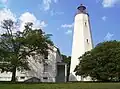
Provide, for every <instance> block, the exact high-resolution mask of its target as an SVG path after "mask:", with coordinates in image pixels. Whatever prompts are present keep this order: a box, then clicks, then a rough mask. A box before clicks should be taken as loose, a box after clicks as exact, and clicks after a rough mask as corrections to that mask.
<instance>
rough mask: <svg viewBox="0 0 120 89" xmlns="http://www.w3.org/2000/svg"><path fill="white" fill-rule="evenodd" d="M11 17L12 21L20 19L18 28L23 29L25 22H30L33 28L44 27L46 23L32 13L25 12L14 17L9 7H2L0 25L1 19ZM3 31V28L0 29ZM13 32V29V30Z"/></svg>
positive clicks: (0, 31)
mask: <svg viewBox="0 0 120 89" xmlns="http://www.w3.org/2000/svg"><path fill="white" fill-rule="evenodd" d="M8 19H11V20H13V21H14V22H16V21H20V23H19V25H20V26H18V29H19V30H20V31H23V29H24V25H25V23H27V22H32V23H33V24H34V25H33V28H44V27H46V26H47V24H46V23H45V22H44V21H40V20H38V19H37V18H36V17H35V16H34V15H33V14H32V13H29V12H25V13H23V14H22V15H21V16H20V17H19V18H16V15H15V14H13V13H12V12H11V11H10V9H7V8H4V9H1V10H0V25H1V22H2V21H3V20H8ZM2 32H4V31H3V29H0V33H2ZM14 32H15V31H14Z"/></svg>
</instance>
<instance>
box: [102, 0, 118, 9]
mask: <svg viewBox="0 0 120 89" xmlns="http://www.w3.org/2000/svg"><path fill="white" fill-rule="evenodd" d="M118 3H120V0H103V2H102V5H103V7H105V8H107V7H114V6H115V5H116V4H118Z"/></svg>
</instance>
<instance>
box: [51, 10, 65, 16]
mask: <svg viewBox="0 0 120 89" xmlns="http://www.w3.org/2000/svg"><path fill="white" fill-rule="evenodd" d="M50 14H51V16H54V15H63V14H64V12H56V11H53V10H51V12H50Z"/></svg>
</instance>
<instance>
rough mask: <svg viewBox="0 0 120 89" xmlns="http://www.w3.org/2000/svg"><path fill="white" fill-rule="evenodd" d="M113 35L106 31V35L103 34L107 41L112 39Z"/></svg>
mask: <svg viewBox="0 0 120 89" xmlns="http://www.w3.org/2000/svg"><path fill="white" fill-rule="evenodd" d="M113 36H114V34H112V33H109V32H108V33H107V35H106V36H105V38H104V40H107V41H109V40H112V38H113Z"/></svg>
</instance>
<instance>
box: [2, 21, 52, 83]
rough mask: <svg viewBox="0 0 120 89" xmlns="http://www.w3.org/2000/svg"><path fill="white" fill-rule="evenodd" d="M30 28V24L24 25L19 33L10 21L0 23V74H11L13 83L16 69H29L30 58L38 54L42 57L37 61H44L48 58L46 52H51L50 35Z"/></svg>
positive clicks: (14, 24)
mask: <svg viewBox="0 0 120 89" xmlns="http://www.w3.org/2000/svg"><path fill="white" fill-rule="evenodd" d="M32 26H33V24H32V23H26V25H25V29H24V30H23V32H21V31H17V30H18V28H17V27H16V23H15V22H13V21H12V20H4V21H3V22H2V26H1V30H4V31H5V32H3V33H2V34H1V35H0V69H1V72H4V71H7V72H12V74H13V76H12V80H13V81H15V74H16V69H17V70H29V69H30V68H29V63H28V60H27V59H28V58H29V57H30V56H34V55H37V54H39V55H41V56H42V57H43V59H41V58H40V59H39V60H44V58H45V57H46V56H48V50H52V49H51V46H53V42H52V41H51V40H50V36H51V34H45V32H43V31H42V30H41V29H34V30H33V28H32ZM14 29H15V30H16V32H14V31H13V30H14ZM33 60H34V59H33Z"/></svg>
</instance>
